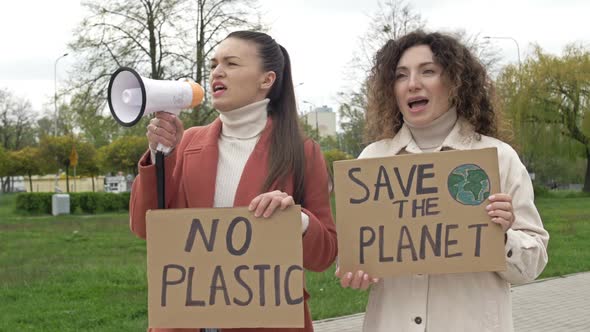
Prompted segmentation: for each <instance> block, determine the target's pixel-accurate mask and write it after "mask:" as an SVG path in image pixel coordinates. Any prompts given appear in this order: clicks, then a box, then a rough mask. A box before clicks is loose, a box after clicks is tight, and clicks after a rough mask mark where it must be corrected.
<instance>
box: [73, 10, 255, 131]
mask: <svg viewBox="0 0 590 332" xmlns="http://www.w3.org/2000/svg"><path fill="white" fill-rule="evenodd" d="M84 6H85V7H86V8H87V9H88V11H89V12H90V15H89V16H88V17H86V18H85V19H84V20H83V22H82V23H81V24H80V26H79V27H78V29H77V30H76V32H75V36H76V38H75V40H74V41H73V42H72V43H71V44H70V48H71V49H72V51H73V52H76V53H77V55H78V57H80V58H81V59H82V61H81V62H79V63H78V64H77V65H76V68H75V69H74V71H73V73H74V77H73V79H72V80H71V82H70V89H71V90H72V91H75V94H76V95H78V96H80V97H81V98H83V99H80V100H78V102H77V103H76V104H75V105H74V107H71V108H70V111H71V112H79V113H80V114H81V116H79V117H78V118H77V119H78V120H79V122H78V124H77V125H79V126H80V127H84V126H90V125H93V124H96V123H98V122H96V121H93V120H96V117H93V115H104V114H102V113H103V112H102V110H103V109H104V108H105V106H104V100H105V92H106V91H105V87H106V86H107V83H108V80H109V78H110V75H111V74H112V73H113V72H114V71H115V70H116V69H117V68H118V67H121V66H127V67H131V68H134V69H135V70H137V71H138V72H139V73H141V74H142V75H144V76H147V77H148V78H152V79H177V78H180V77H188V78H192V79H193V80H195V81H196V82H198V83H201V84H202V85H203V86H205V87H206V84H205V83H206V79H207V73H208V68H207V66H206V65H205V63H206V59H207V57H208V56H209V55H210V52H211V50H212V48H213V47H215V46H216V45H217V43H218V42H219V41H220V39H221V38H223V37H224V36H225V33H227V32H228V31H229V30H231V29H235V28H238V27H243V28H256V27H259V26H260V25H259V24H258V23H254V20H253V19H252V18H253V15H254V14H255V10H256V7H257V6H256V1H255V0H192V1H190V0H139V1H122V0H110V1H103V0H100V1H99V0H92V1H87V2H85V3H84ZM85 100H86V101H89V103H86V102H85ZM196 110H197V112H192V113H190V116H189V120H190V121H189V122H190V125H197V124H204V123H207V122H209V121H210V120H211V119H212V118H213V115H214V111H213V110H212V109H211V107H208V106H207V105H203V106H200V107H197V109H196ZM93 112H94V113H95V114H92V113H93ZM183 118H186V117H183ZM146 125H147V119H143V120H142V121H140V122H139V124H138V125H136V126H135V127H134V128H132V129H128V130H125V131H121V132H116V133H113V135H114V136H117V135H121V134H122V135H143V134H144V133H145V127H146ZM91 127H92V126H91ZM99 127H100V126H99ZM92 128H95V127H92ZM102 129H107V130H113V128H112V126H111V125H110V124H108V123H105V124H104V128H102Z"/></svg>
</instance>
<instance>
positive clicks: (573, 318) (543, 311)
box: [313, 272, 590, 332]
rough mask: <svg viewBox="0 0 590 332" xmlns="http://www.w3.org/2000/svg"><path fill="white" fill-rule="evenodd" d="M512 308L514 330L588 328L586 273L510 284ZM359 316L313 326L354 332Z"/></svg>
mask: <svg viewBox="0 0 590 332" xmlns="http://www.w3.org/2000/svg"><path fill="white" fill-rule="evenodd" d="M512 311H513V317H514V330H515V332H560V331H567V332H578V331H579V332H582V331H586V332H587V331H590V272H583V273H577V274H571V275H567V276H564V277H556V278H550V279H543V280H538V281H535V282H532V283H529V284H525V285H519V286H514V287H512ZM363 317H364V314H362V313H361V314H356V315H350V316H344V317H337V318H331V319H325V320H319V321H315V322H314V324H313V325H314V329H315V331H316V332H358V331H361V329H362V325H363ZM392 331H393V330H392Z"/></svg>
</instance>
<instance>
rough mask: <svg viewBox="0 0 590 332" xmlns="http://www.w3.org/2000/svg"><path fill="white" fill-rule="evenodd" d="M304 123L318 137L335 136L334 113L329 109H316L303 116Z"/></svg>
mask: <svg viewBox="0 0 590 332" xmlns="http://www.w3.org/2000/svg"><path fill="white" fill-rule="evenodd" d="M304 121H305V123H307V124H308V125H309V126H311V128H312V129H314V130H316V131H317V132H318V133H319V136H320V137H327V136H336V113H335V112H334V111H332V108H331V107H328V106H325V105H324V106H322V107H316V108H315V109H314V110H312V111H309V112H308V113H307V114H305V115H304Z"/></svg>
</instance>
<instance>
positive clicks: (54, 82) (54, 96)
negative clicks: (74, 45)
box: [53, 53, 68, 136]
mask: <svg viewBox="0 0 590 332" xmlns="http://www.w3.org/2000/svg"><path fill="white" fill-rule="evenodd" d="M66 56H68V53H64V54H62V55H60V56H59V57H57V59H55V63H54V64H53V107H54V108H55V128H54V129H55V131H54V135H55V136H57V119H58V112H57V62H58V61H59V60H60V59H61V58H63V57H66Z"/></svg>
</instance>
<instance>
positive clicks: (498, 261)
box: [334, 148, 506, 277]
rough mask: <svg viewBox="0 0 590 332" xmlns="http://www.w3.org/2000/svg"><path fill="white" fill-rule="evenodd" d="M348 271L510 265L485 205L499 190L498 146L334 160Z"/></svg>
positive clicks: (341, 248)
mask: <svg viewBox="0 0 590 332" xmlns="http://www.w3.org/2000/svg"><path fill="white" fill-rule="evenodd" d="M334 174H335V189H336V218H337V223H336V226H337V230H338V244H339V245H338V261H339V265H340V268H341V270H342V271H347V272H354V271H357V270H362V271H365V272H367V273H369V275H371V276H375V277H386V276H394V275H400V274H412V273H428V274H436V273H457V272H477V271H501V270H505V269H506V260H505V258H504V233H503V231H502V228H501V227H500V225H497V224H495V223H493V222H491V220H490V217H489V216H488V215H487V211H486V209H485V207H486V206H487V205H488V204H489V200H488V199H487V198H488V197H489V196H490V195H492V194H494V193H498V192H499V191H500V181H499V174H498V154H497V151H496V149H495V148H489V149H482V150H471V151H445V152H436V153H424V154H405V155H399V156H394V157H387V158H374V159H359V160H349V161H338V162H335V163H334Z"/></svg>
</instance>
